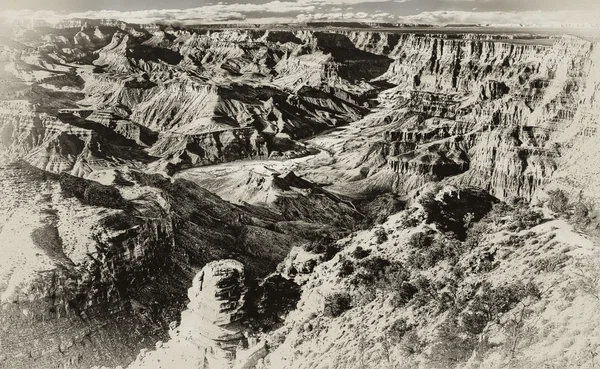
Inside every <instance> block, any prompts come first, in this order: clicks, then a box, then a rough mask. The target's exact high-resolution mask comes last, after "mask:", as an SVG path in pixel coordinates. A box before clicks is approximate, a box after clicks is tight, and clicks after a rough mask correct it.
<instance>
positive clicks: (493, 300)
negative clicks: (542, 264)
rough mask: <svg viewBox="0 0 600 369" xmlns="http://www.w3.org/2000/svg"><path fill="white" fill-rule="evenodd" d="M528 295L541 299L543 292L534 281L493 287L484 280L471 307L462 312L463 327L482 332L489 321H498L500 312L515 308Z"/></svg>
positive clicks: (477, 332) (476, 332)
mask: <svg viewBox="0 0 600 369" xmlns="http://www.w3.org/2000/svg"><path fill="white" fill-rule="evenodd" d="M527 297H531V298H533V299H536V300H539V299H540V298H541V292H540V290H539V289H538V287H537V286H536V285H534V284H533V283H527V284H523V283H522V282H516V283H512V284H509V285H505V286H499V287H493V286H492V285H491V284H490V283H489V282H484V283H483V285H482V286H481V289H480V293H479V294H477V295H475V296H474V297H473V299H472V301H471V304H470V306H469V308H468V309H467V310H466V311H464V312H463V314H462V321H463V325H462V329H463V330H464V331H465V332H468V333H471V334H480V333H481V332H483V329H484V328H485V327H486V325H487V324H488V323H489V322H493V321H497V320H498V317H499V316H500V314H503V313H506V312H508V311H510V310H511V309H513V308H514V307H515V306H516V305H517V304H518V303H519V302H521V301H522V300H524V299H525V298H527Z"/></svg>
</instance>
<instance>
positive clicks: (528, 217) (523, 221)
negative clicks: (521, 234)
mask: <svg viewBox="0 0 600 369" xmlns="http://www.w3.org/2000/svg"><path fill="white" fill-rule="evenodd" d="M543 219H544V215H543V214H542V213H541V212H539V211H536V210H534V209H531V208H529V207H525V206H523V207H519V208H517V209H515V211H514V213H513V216H512V221H513V223H512V224H511V227H510V229H511V230H514V231H516V232H518V231H521V230H524V229H530V228H532V227H535V226H536V225H538V224H541V223H542V221H543Z"/></svg>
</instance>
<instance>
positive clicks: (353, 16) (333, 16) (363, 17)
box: [296, 12, 394, 22]
mask: <svg viewBox="0 0 600 369" xmlns="http://www.w3.org/2000/svg"><path fill="white" fill-rule="evenodd" d="M392 18H394V15H392V14H390V13H376V14H369V13H365V12H356V13H352V12H347V13H341V12H330V13H307V14H299V15H297V16H296V19H297V20H298V21H299V22H312V21H363V22H368V21H382V20H385V19H392Z"/></svg>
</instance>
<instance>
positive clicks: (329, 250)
mask: <svg viewBox="0 0 600 369" xmlns="http://www.w3.org/2000/svg"><path fill="white" fill-rule="evenodd" d="M303 248H304V250H305V251H307V252H312V253H314V254H322V255H323V256H324V259H325V260H331V259H333V257H334V256H335V255H336V254H337V253H338V252H339V251H340V250H339V248H338V245H337V244H336V243H335V241H332V240H328V239H327V240H317V241H312V242H310V243H306V244H304V247H303Z"/></svg>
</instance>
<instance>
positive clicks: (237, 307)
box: [129, 259, 248, 369]
mask: <svg viewBox="0 0 600 369" xmlns="http://www.w3.org/2000/svg"><path fill="white" fill-rule="evenodd" d="M247 290H248V289H247V287H246V285H245V271H244V265H243V264H242V263H240V262H239V261H236V260H231V259H224V260H219V261H214V262H211V263H208V264H206V265H205V266H204V268H202V270H201V271H200V272H199V273H198V274H197V275H196V276H195V277H194V280H193V284H192V287H191V288H190V289H189V290H188V297H189V299H190V302H189V304H188V308H187V310H185V311H183V312H182V314H181V324H180V325H179V326H178V327H176V328H175V327H174V328H173V329H172V330H171V332H170V334H171V340H170V341H168V342H166V343H164V344H161V345H160V346H159V347H158V349H157V350H156V351H152V352H148V353H146V352H143V353H141V354H140V355H139V356H138V358H137V360H136V361H135V362H134V363H133V364H131V366H130V367H129V368H130V369H134V368H147V367H152V368H157V369H158V368H172V367H177V368H182V369H185V368H200V369H231V368H232V367H233V366H234V365H235V364H236V363H239V362H240V359H242V358H243V359H245V360H247V358H246V356H245V355H239V356H240V357H239V358H238V354H240V353H241V352H243V351H244V350H246V349H248V339H247V334H246V335H245V334H244V332H245V328H244V325H243V321H242V319H243V318H244V310H243V308H244V303H245V295H246V292H247Z"/></svg>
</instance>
